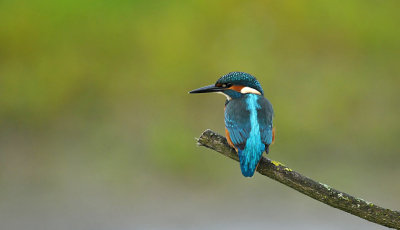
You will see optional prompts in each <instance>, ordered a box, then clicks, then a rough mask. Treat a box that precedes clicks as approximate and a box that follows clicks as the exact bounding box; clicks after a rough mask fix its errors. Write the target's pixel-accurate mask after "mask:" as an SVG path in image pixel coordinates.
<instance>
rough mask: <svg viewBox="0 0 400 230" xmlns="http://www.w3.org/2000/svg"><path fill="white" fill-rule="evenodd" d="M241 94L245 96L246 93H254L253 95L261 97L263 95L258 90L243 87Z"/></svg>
mask: <svg viewBox="0 0 400 230" xmlns="http://www.w3.org/2000/svg"><path fill="white" fill-rule="evenodd" d="M240 93H243V94H245V93H253V94H258V95H261V93H260V92H259V91H258V90H256V89H253V88H251V87H247V86H246V87H243V88H242V89H241V90H240Z"/></svg>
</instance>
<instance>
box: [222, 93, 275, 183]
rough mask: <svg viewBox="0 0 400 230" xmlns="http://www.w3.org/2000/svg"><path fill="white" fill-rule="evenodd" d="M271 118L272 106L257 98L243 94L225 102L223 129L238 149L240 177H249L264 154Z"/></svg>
mask: <svg viewBox="0 0 400 230" xmlns="http://www.w3.org/2000/svg"><path fill="white" fill-rule="evenodd" d="M272 118H273V110H272V105H271V103H270V102H269V101H268V100H267V99H266V98H264V97H263V96H261V95H257V94H245V95H244V96H243V97H240V98H235V99H232V100H229V101H228V102H227V104H226V107H225V126H226V129H227V130H228V132H229V135H230V139H231V141H232V143H233V145H234V146H235V148H236V149H237V150H238V154H239V160H240V169H241V171H242V174H243V176H246V177H251V176H253V174H254V171H255V169H256V167H257V164H258V162H259V161H260V158H261V156H262V153H263V152H264V151H266V152H267V153H268V146H269V145H270V144H271V142H272Z"/></svg>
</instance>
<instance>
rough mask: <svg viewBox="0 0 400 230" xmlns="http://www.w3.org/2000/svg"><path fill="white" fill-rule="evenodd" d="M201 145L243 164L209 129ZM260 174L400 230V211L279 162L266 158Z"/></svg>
mask: <svg viewBox="0 0 400 230" xmlns="http://www.w3.org/2000/svg"><path fill="white" fill-rule="evenodd" d="M197 142H198V144H199V145H200V146H204V147H207V148H210V149H212V150H215V151H217V152H219V153H221V154H223V155H225V156H227V157H229V158H232V159H234V160H236V161H238V160H239V159H238V155H237V153H236V152H235V150H234V149H233V148H231V147H230V146H229V145H228V143H227V141H226V139H225V137H223V136H221V135H219V134H216V133H214V132H213V131H211V130H209V129H208V130H206V131H204V132H203V133H202V134H201V136H200V138H199V139H198V140H197ZM257 171H258V172H259V173H260V174H262V175H264V176H267V177H269V178H272V179H274V180H276V181H278V182H280V183H282V184H285V185H287V186H289V187H291V188H293V189H295V190H297V191H299V192H301V193H303V194H305V195H307V196H309V197H311V198H313V199H315V200H318V201H320V202H323V203H325V204H327V205H329V206H332V207H334V208H338V209H340V210H343V211H345V212H348V213H350V214H353V215H355V216H358V217H361V218H363V219H366V220H368V221H371V222H374V223H377V224H380V225H383V226H386V227H390V228H396V229H400V212H399V211H392V210H390V209H386V208H382V207H379V206H377V205H375V204H373V203H371V202H368V201H365V200H363V199H361V198H356V197H354V196H351V195H349V194H346V193H344V192H340V191H338V190H336V189H334V188H331V187H329V186H328V185H326V184H322V183H319V182H316V181H314V180H312V179H310V178H308V177H305V176H303V175H301V174H300V173H298V172H295V171H294V170H292V169H290V168H288V167H286V166H285V165H283V164H281V163H279V162H276V161H271V160H269V159H267V158H264V157H263V158H262V159H261V161H260V164H259V166H258V168H257Z"/></svg>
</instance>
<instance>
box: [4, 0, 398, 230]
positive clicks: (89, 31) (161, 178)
mask: <svg viewBox="0 0 400 230" xmlns="http://www.w3.org/2000/svg"><path fill="white" fill-rule="evenodd" d="M399 8H400V3H399V2H398V1H396V0H392V1H390V0H388V1H361V0H351V1H347V2H341V3H337V2H333V1H125V0H117V1H103V0H100V1H99V0H98V1H92V0H91V1H76V0H60V1H48V0H40V1H39V0H37V1H11V0H2V1H0V228H1V229H85V230H86V229H244V228H245V229H249V228H250V229H251V228H258V227H263V228H272V227H276V228H280V229H292V228H296V229H338V228H340V229H379V228H380V227H379V226H377V225H375V224H371V223H368V222H366V221H364V220H361V219H359V218H357V217H353V216H350V215H348V214H346V213H343V212H341V211H338V210H335V209H332V208H330V207H328V206H325V205H323V204H320V203H318V202H316V201H314V200H311V199H309V198H307V197H305V196H303V195H301V194H299V193H297V192H295V191H294V190H291V189H289V188H288V187H285V186H283V185H280V184H278V183H277V182H274V181H272V180H270V179H268V178H265V177H263V176H260V175H255V177H254V178H251V179H248V178H244V177H243V176H242V175H241V173H240V169H239V165H238V163H236V162H234V161H232V160H228V159H226V158H225V157H223V156H221V155H220V154H216V153H214V152H212V151H210V150H207V149H205V148H200V147H197V146H196V142H195V137H198V136H199V135H200V133H201V132H202V131H203V130H205V129H207V128H211V129H213V130H214V131H217V132H219V133H223V130H224V122H223V105H224V100H225V98H224V97H222V96H219V95H188V94H187V92H188V91H190V90H192V89H194V88H198V87H200V86H204V85H208V84H211V83H213V82H215V81H216V80H217V79H218V78H219V77H220V76H222V75H224V74H226V73H228V72H231V71H244V72H248V73H251V74H253V75H255V76H256V77H257V78H258V80H259V81H260V82H261V84H262V86H263V88H264V91H265V95H266V97H267V98H269V100H270V101H271V102H272V104H273V106H274V109H275V121H274V122H275V126H276V129H277V137H276V142H275V144H274V145H273V147H272V148H271V152H270V154H269V156H268V157H270V158H272V159H274V160H278V161H281V162H283V163H285V164H286V165H288V166H289V167H291V168H293V169H295V170H297V171H299V172H301V173H303V174H305V175H307V176H309V177H311V178H313V179H315V180H318V181H321V182H324V183H327V184H329V185H331V186H333V187H335V188H337V189H340V190H343V191H345V192H348V193H350V194H354V195H356V196H360V197H363V198H365V199H367V200H370V201H373V202H375V203H376V204H379V205H382V206H385V207H387V208H392V209H397V210H398V209H400V198H399V194H400V182H399V180H398V177H399V175H400V167H399V163H400V151H399V147H400V144H399V138H400V120H399V115H400V99H399V98H400V77H399V75H400V67H399V61H400V30H399V24H400V14H399V13H398V10H399ZM289 220H290V221H289ZM382 229H383V228H382Z"/></svg>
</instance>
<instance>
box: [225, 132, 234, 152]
mask: <svg viewBox="0 0 400 230" xmlns="http://www.w3.org/2000/svg"><path fill="white" fill-rule="evenodd" d="M225 137H226V140H227V141H228V144H229V145H230V146H232V147H233V148H235V146H234V145H233V143H232V140H231V136H230V135H229V131H228V129H227V128H225ZM235 149H236V148H235ZM236 151H237V149H236Z"/></svg>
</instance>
